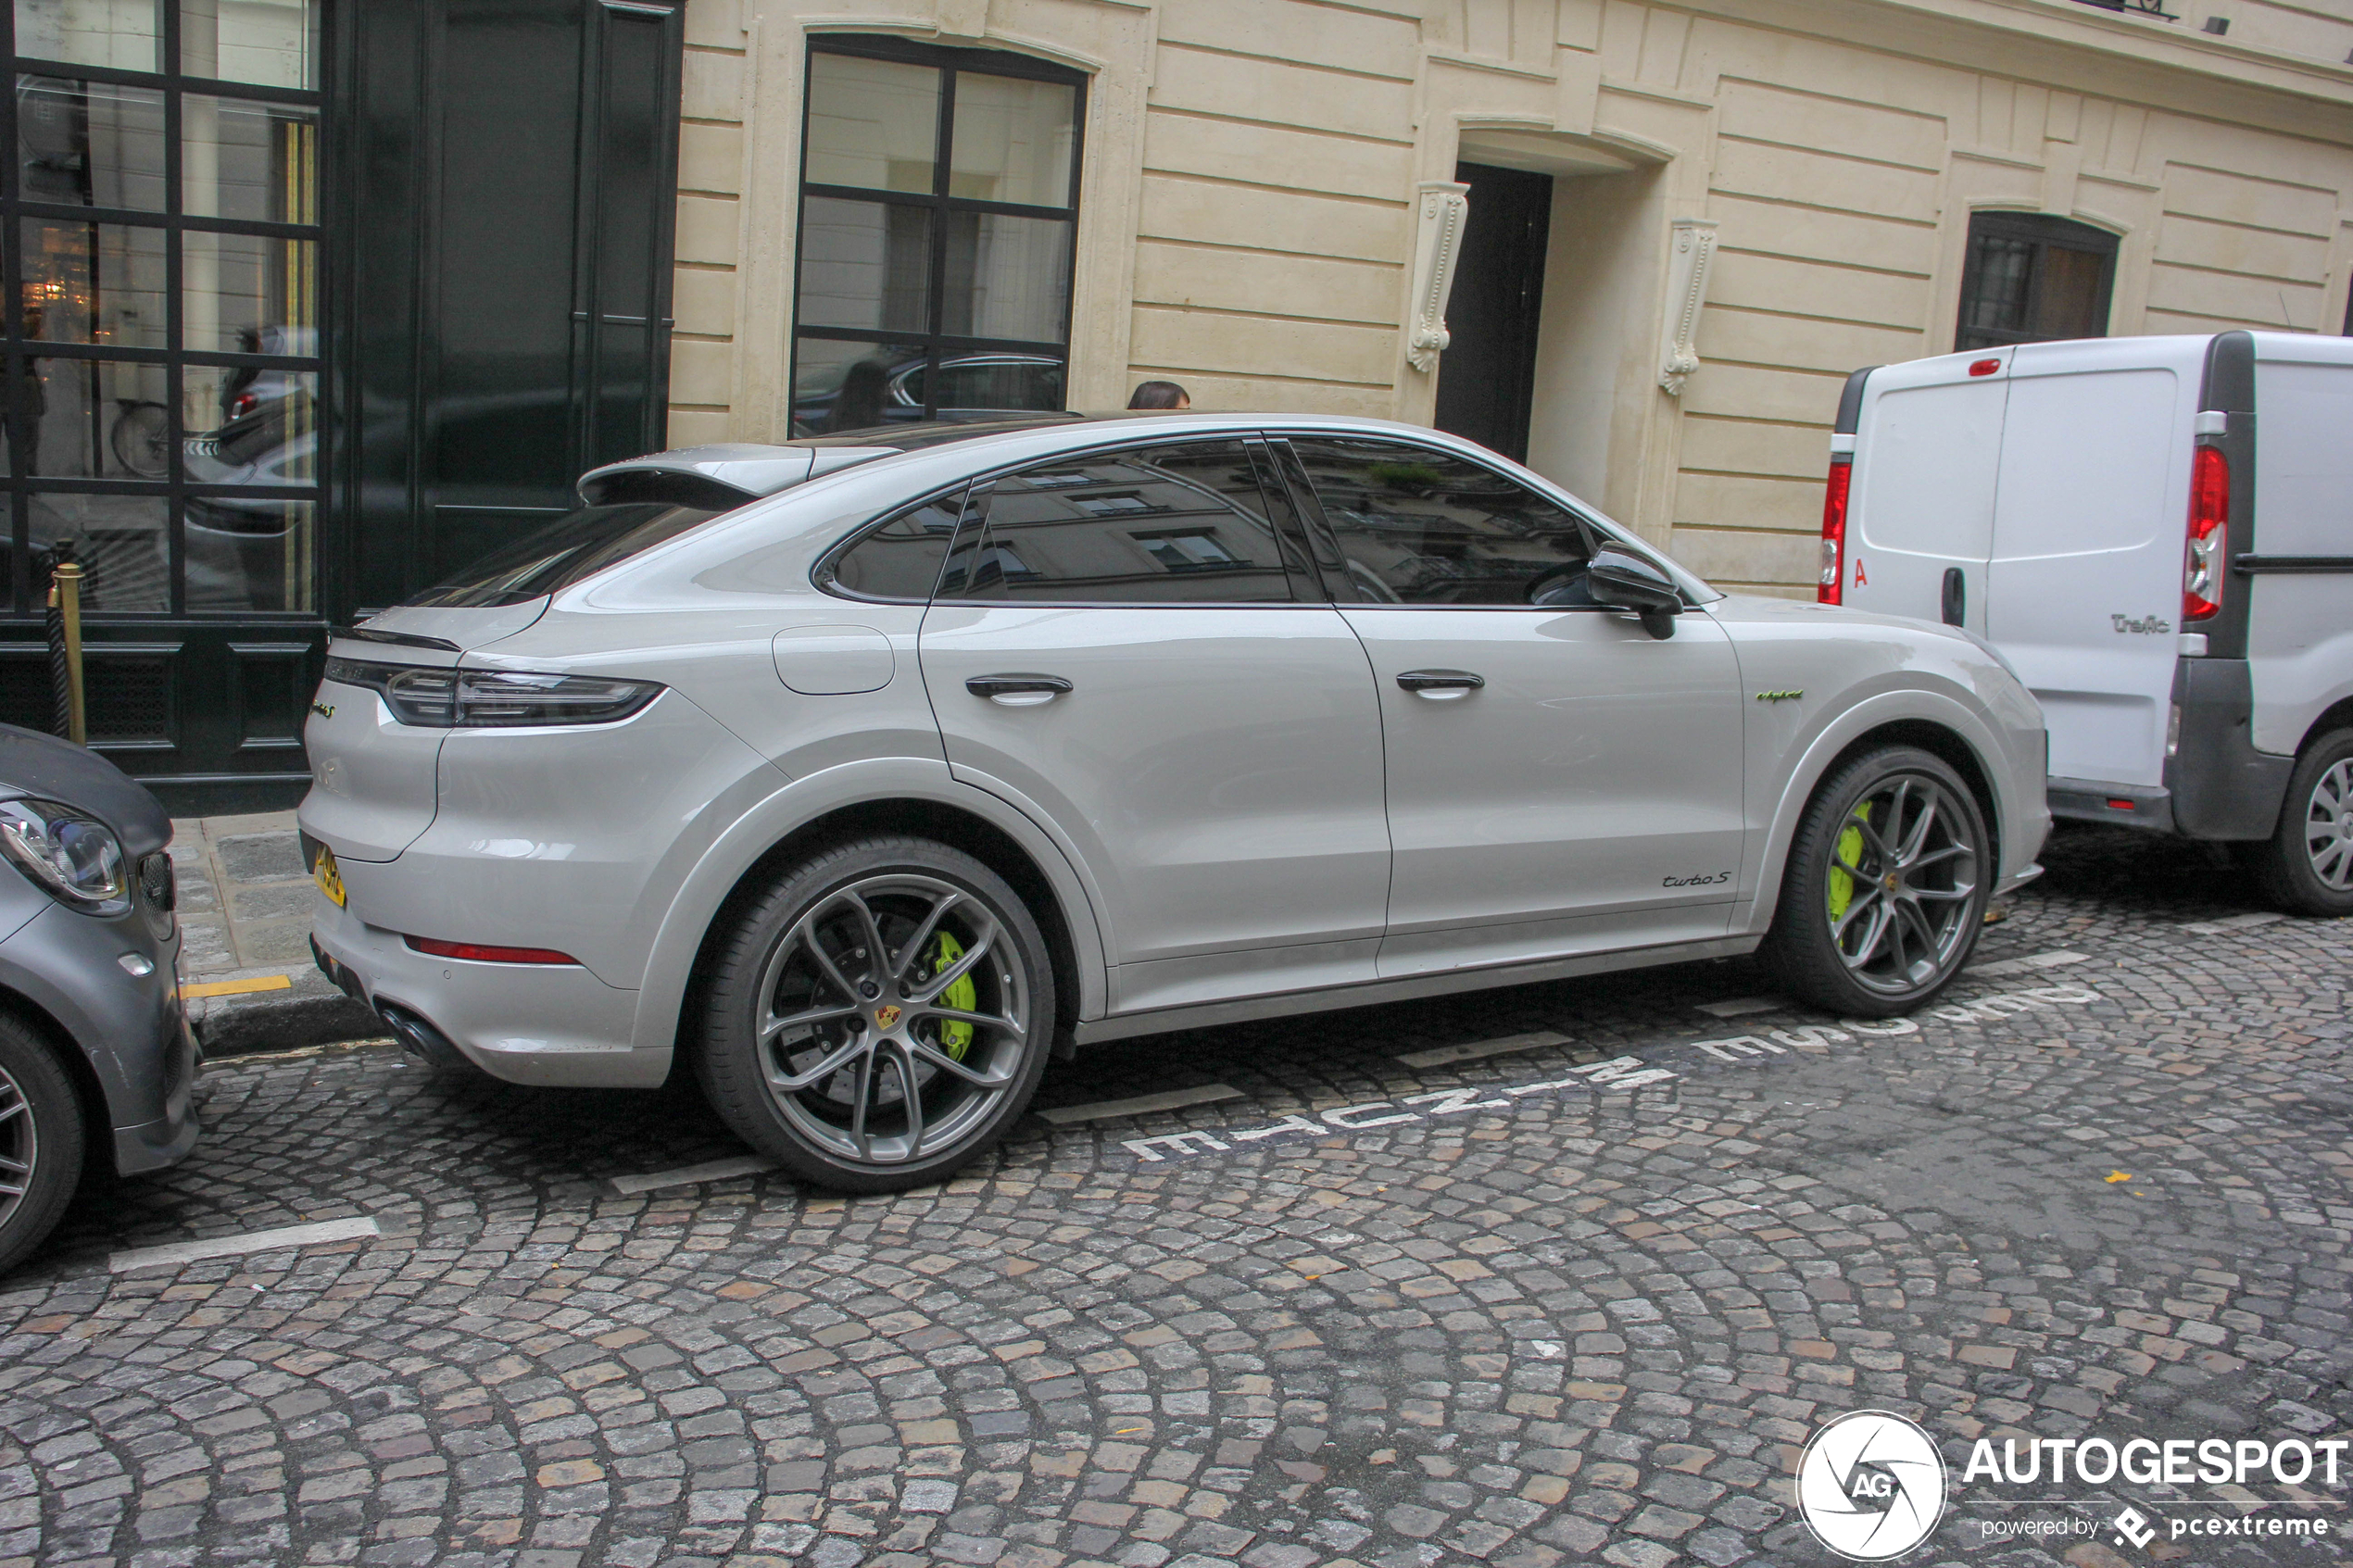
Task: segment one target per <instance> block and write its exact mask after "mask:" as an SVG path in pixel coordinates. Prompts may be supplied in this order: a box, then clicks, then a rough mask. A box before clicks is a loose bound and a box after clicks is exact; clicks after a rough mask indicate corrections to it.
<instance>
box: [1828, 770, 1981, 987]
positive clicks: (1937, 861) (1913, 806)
mask: <svg viewBox="0 0 2353 1568" xmlns="http://www.w3.org/2000/svg"><path fill="white" fill-rule="evenodd" d="M1971 839H1972V833H1971V827H1970V820H1969V813H1968V812H1966V811H1965V810H1963V809H1961V808H1960V805H1959V803H1958V802H1957V801H1956V800H1955V799H1954V798H1953V797H1952V796H1951V794H1950V793H1949V792H1948V791H1947V790H1946V788H1945V786H1944V784H1941V783H1940V782H1938V781H1937V780H1936V779H1933V778H1931V777H1930V776H1928V775H1927V774H1924V773H1915V772H1897V773H1891V774H1889V775H1887V776H1886V777H1885V778H1882V779H1881V780H1879V781H1878V782H1876V783H1875V784H1872V786H1871V787H1870V789H1869V791H1868V792H1866V793H1865V795H1864V796H1863V797H1862V798H1861V799H1860V800H1858V801H1856V803H1855V808H1854V809H1853V810H1852V811H1850V812H1849V813H1848V814H1847V817H1846V820H1845V822H1843V823H1842V824H1841V825H1840V828H1839V833H1838V836H1837V838H1836V839H1835V840H1834V841H1833V844H1832V847H1831V869H1830V876H1829V878H1828V879H1827V880H1828V883H1829V898H1828V900H1827V902H1828V909H1827V910H1826V913H1827V916H1828V919H1829V921H1830V933H1831V946H1832V947H1834V948H1835V949H1836V950H1837V952H1838V956H1839V959H1840V961H1841V962H1843V964H1844V965H1845V966H1846V972H1847V973H1848V974H1849V975H1851V976H1852V977H1853V978H1854V979H1855V981H1856V983H1857V984H1858V985H1862V986H1864V987H1865V988H1867V989H1869V990H1871V991H1875V992H1878V993H1880V994H1881V995H1883V996H1899V995H1906V994H1908V993H1911V992H1915V991H1919V990H1920V989H1922V988H1923V987H1925V986H1928V985H1932V984H1934V983H1935V982H1936V981H1937V979H1938V978H1939V977H1941V976H1942V975H1943V974H1944V972H1945V971H1946V970H1947V968H1948V967H1949V966H1950V965H1951V964H1952V962H1953V961H1954V960H1956V958H1957V956H1958V955H1959V953H1960V952H1961V951H1962V949H1963V947H1964V946H1965V944H1966V943H1967V941H1968V938H1969V934H1970V926H1969V922H1970V921H1972V920H1973V919H1975V918H1976V911H1977V892H1978V847H1977V846H1976V844H1975V843H1973V842H1972V841H1971Z"/></svg>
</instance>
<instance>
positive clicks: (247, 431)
mask: <svg viewBox="0 0 2353 1568" xmlns="http://www.w3.org/2000/svg"><path fill="white" fill-rule="evenodd" d="M320 4H321V0H15V5H14V10H13V16H12V21H13V34H12V37H11V38H10V39H9V40H8V43H9V44H10V46H11V47H12V49H13V53H14V58H13V62H12V63H13V67H14V71H13V74H14V81H15V87H16V105H15V108H16V156H15V157H13V158H11V159H7V160H6V175H5V186H4V187H0V207H5V209H6V212H5V225H4V227H5V241H6V245H5V253H6V279H7V286H6V337H7V344H6V353H7V365H6V372H5V377H4V378H0V386H5V388H6V398H5V409H4V411H5V413H6V462H5V465H0V466H5V480H4V481H0V483H5V485H6V490H7V492H8V493H9V496H10V501H11V505H12V509H13V525H14V546H15V552H16V558H17V560H18V562H19V565H18V569H17V571H16V582H17V583H18V598H17V602H16V606H15V608H17V609H18V610H19V611H24V610H27V609H31V608H38V607H37V606H35V605H32V604H31V602H30V599H31V594H32V590H33V587H34V574H33V573H32V572H31V571H29V570H28V569H27V562H26V557H27V554H28V552H32V553H37V552H41V551H44V550H46V549H47V548H48V547H49V546H51V545H52V544H53V543H54V542H55V541H57V539H59V538H62V537H67V536H70V537H71V538H72V540H73V541H74V546H75V550H76V553H77V556H78V558H80V560H81V561H82V563H83V566H84V571H85V576H84V589H83V604H84V607H85V608H86V609H87V610H88V611H89V612H90V613H92V614H94V615H100V616H107V615H140V614H153V615H163V614H173V613H198V614H201V613H204V612H208V611H218V612H235V613H239V614H243V615H248V616H249V615H252V614H255V613H257V612H262V613H268V612H292V613H307V612H309V611H311V610H312V609H313V608H315V605H316V594H317V582H316V579H317V559H316V557H317V536H318V511H319V504H320V501H321V496H322V495H323V492H322V490H321V485H322V483H323V480H324V475H323V474H322V472H321V461H322V456H323V454H322V451H321V436H320V429H319V416H318V397H319V390H320V389H319V373H320V360H319V320H320V311H319V276H320V257H319V249H320V229H319V217H320V215H319V121H320V91H319V90H320V80H319V76H320V20H321V19H320Z"/></svg>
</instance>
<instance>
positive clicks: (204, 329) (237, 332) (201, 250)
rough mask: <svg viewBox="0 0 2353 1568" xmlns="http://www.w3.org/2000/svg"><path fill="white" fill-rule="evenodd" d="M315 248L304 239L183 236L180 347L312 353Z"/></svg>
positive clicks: (316, 341)
mask: <svg viewBox="0 0 2353 1568" xmlns="http://www.w3.org/2000/svg"><path fill="white" fill-rule="evenodd" d="M318 249H319V247H318V245H316V243H314V242H312V241H310V240H280V239H267V238H264V237H262V236H260V235H258V234H213V233H206V232H199V231H195V230H190V231H187V232H183V233H182V235H181V237H180V341H181V343H182V345H183V346H185V347H188V348H196V349H217V350H220V351H222V352H224V353H232V354H291V355H298V356H302V357H305V358H308V357H309V356H312V355H315V354H317V353H318V352H319V332H318V299H319V257H318Z"/></svg>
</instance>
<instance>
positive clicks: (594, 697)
mask: <svg viewBox="0 0 2353 1568" xmlns="http://www.w3.org/2000/svg"><path fill="white" fill-rule="evenodd" d="M326 678H327V679H328V680H330V681H334V682H337V683H340V684H344V685H346V686H364V687H366V688H367V689H368V690H370V691H371V692H374V693H376V694H377V695H379V696H382V697H383V698H384V706H385V707H386V708H389V709H392V716H393V717H394V718H396V719H397V720H399V721H401V722H402V723H404V724H419V725H424V726H428V727H430V728H434V729H460V728H469V729H497V728H512V727H515V726H519V725H526V724H610V723H611V722H613V721H616V720H620V719H626V718H628V717H629V716H630V715H631V714H633V713H635V712H636V711H637V710H638V709H641V708H643V707H645V706H646V704H648V703H649V702H651V701H653V699H654V698H655V697H657V696H660V695H661V686H660V685H658V684H655V683H654V682H651V681H622V680H614V679H611V678H610V677H608V676H603V675H547V674H539V673H537V672H535V671H515V670H434V669H426V668H421V667H419V666H415V665H400V664H370V663H365V662H363V661H361V660H359V659H329V660H327V671H326Z"/></svg>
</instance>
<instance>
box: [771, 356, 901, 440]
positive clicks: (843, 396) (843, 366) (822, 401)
mask: <svg viewBox="0 0 2353 1568" xmlns="http://www.w3.org/2000/svg"><path fill="white" fill-rule="evenodd" d="M923 370H924V351H923V350H922V349H920V348H900V347H896V346H893V345H888V344H879V343H835V342H833V341H831V340H829V339H826V338H814V337H805V338H802V339H801V340H800V341H799V344H798V345H795V351H794V355H793V395H792V426H793V433H794V434H795V435H830V434H833V433H836V432H837V431H845V430H869V429H872V428H873V427H874V426H875V425H879V424H886V423H892V422H896V421H899V420H920V419H922V418H923V417H924V408H923V397H922V396H921V395H920V394H917V395H912V396H911V395H909V392H908V383H909V381H910V380H911V379H912V378H915V377H919V376H921V375H922V374H923Z"/></svg>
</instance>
